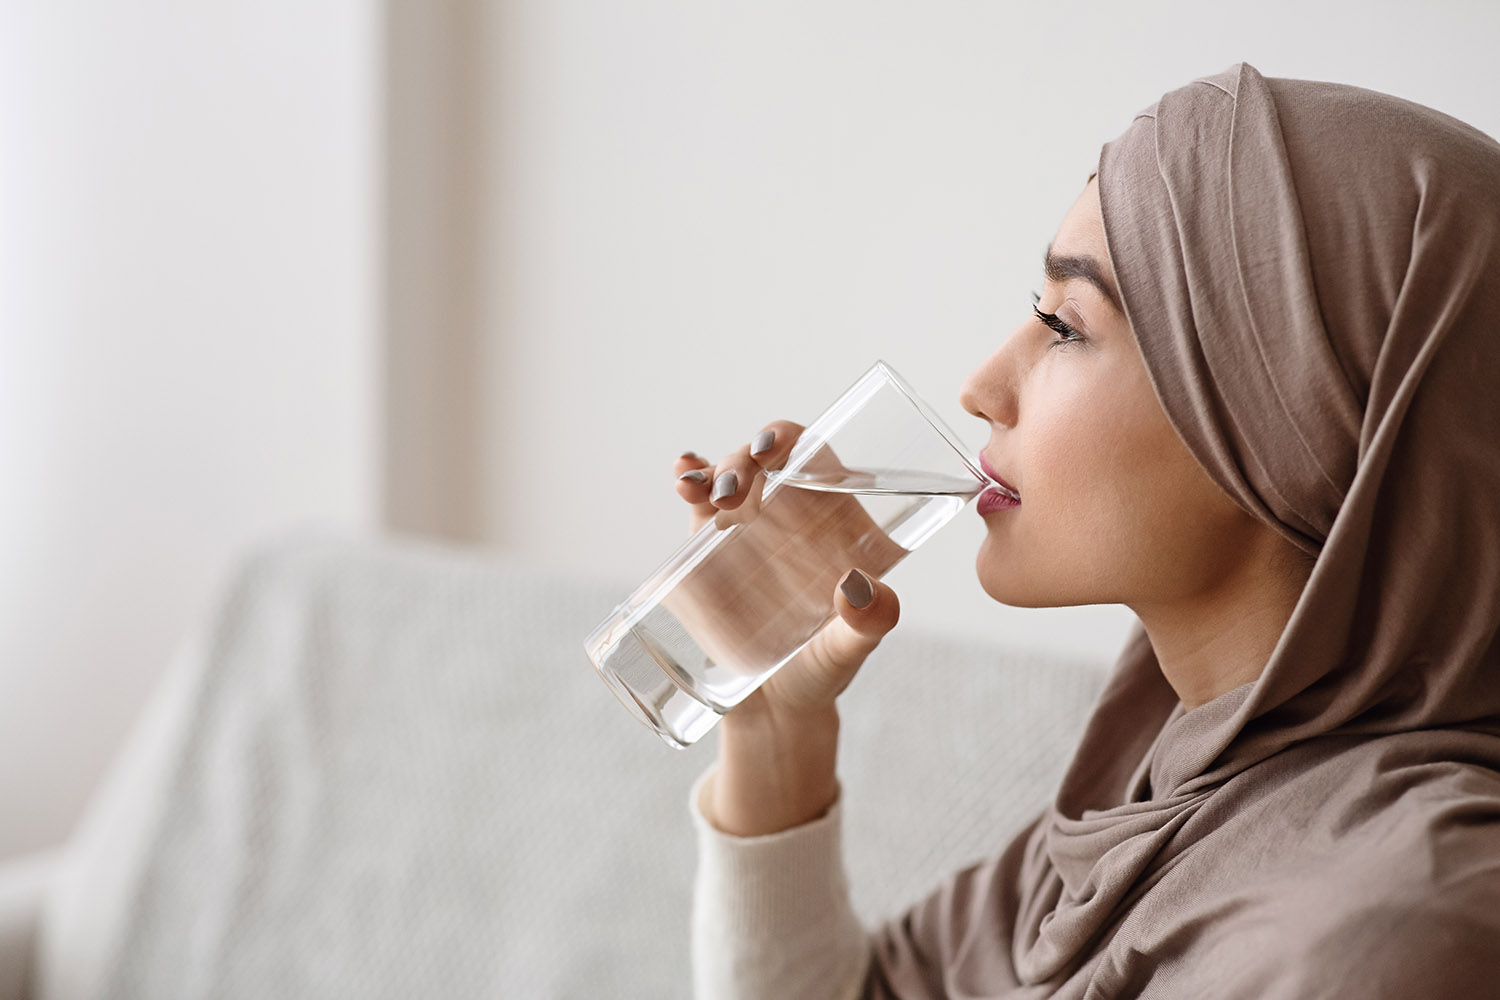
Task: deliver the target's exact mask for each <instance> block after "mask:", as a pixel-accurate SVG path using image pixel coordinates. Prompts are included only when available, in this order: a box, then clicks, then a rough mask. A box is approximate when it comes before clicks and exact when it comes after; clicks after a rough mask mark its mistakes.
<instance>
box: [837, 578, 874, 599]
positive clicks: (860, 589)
mask: <svg viewBox="0 0 1500 1000" xmlns="http://www.w3.org/2000/svg"><path fill="white" fill-rule="evenodd" d="M839 589H840V590H842V591H843V592H844V599H845V600H846V601H848V602H849V603H850V604H852V605H854V606H855V607H856V608H864V607H868V606H869V604H870V601H871V600H873V599H874V597H875V589H874V588H873V587H871V586H870V578H869V577H867V576H865V575H864V574H863V573H862V572H860V571H859V570H857V569H851V570H850V571H849V572H847V573H845V574H844V578H843V579H842V580H840V581H839Z"/></svg>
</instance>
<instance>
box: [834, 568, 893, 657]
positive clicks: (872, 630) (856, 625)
mask: <svg viewBox="0 0 1500 1000" xmlns="http://www.w3.org/2000/svg"><path fill="white" fill-rule="evenodd" d="M833 605H834V607H835V608H836V609H837V610H838V614H839V617H840V618H842V619H843V621H844V624H846V625H848V626H849V627H848V628H847V629H837V630H835V632H834V634H835V635H836V636H837V638H836V639H835V640H834V642H835V645H836V646H838V647H839V648H837V649H836V650H831V651H830V652H834V653H835V655H837V656H839V658H840V659H843V660H845V661H850V662H855V663H858V662H860V661H862V660H863V659H864V658H865V657H866V656H868V655H869V654H870V652H871V651H872V650H874V649H875V647H876V646H878V645H880V640H881V639H884V638H885V634H886V633H887V632H889V631H890V630H891V629H893V628H895V627H896V623H897V622H898V621H900V620H901V600H900V599H899V598H898V597H897V596H896V592H895V591H894V590H892V589H891V588H890V587H889V586H887V585H886V584H884V583H882V582H881V581H879V580H876V579H873V578H872V577H870V576H869V575H868V574H866V573H865V572H864V571H863V570H859V569H851V570H850V571H849V572H847V573H845V574H844V576H843V578H842V579H840V580H839V585H838V593H837V594H836V595H835V596H834V599H833Z"/></svg>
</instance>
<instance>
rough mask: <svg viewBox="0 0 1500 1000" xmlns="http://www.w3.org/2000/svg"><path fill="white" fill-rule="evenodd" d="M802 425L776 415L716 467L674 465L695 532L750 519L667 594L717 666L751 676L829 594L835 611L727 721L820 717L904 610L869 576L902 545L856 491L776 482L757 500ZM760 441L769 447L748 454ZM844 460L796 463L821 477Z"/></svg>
mask: <svg viewBox="0 0 1500 1000" xmlns="http://www.w3.org/2000/svg"><path fill="white" fill-rule="evenodd" d="M802 430H803V428H802V426H801V425H799V424H795V423H792V422H791V421H787V420H777V421H773V422H772V423H770V424H768V425H766V427H765V429H764V430H763V431H762V432H761V433H760V434H758V435H756V437H755V439H754V440H752V441H751V443H750V444H746V445H744V446H743V447H741V448H740V449H739V450H737V451H735V452H733V453H731V454H730V455H728V456H726V457H725V458H724V459H723V460H722V461H720V462H719V463H718V464H717V465H716V466H711V465H709V463H708V462H707V461H705V460H704V459H702V458H701V457H699V456H697V455H694V454H692V453H688V454H686V455H683V456H682V457H680V458H678V459H677V462H676V464H675V466H674V472H675V473H676V474H677V475H678V477H679V478H678V481H677V493H678V496H680V497H681V498H682V499H683V500H685V501H687V503H688V504H689V509H690V527H691V529H692V530H693V531H697V530H699V529H700V528H702V527H703V525H705V524H707V523H708V522H709V521H710V520H714V521H715V522H716V523H717V524H718V525H719V527H720V528H728V527H729V526H730V525H733V524H742V525H745V526H746V527H744V528H742V529H741V532H740V534H739V536H738V537H737V538H735V539H731V540H730V541H729V542H727V543H726V544H724V545H723V546H721V547H720V548H719V549H718V550H717V551H716V552H715V553H714V555H713V557H712V558H711V559H709V560H706V561H705V562H704V563H701V564H699V567H697V568H695V569H694V571H693V572H692V573H690V574H689V575H688V577H686V578H685V579H684V580H683V581H682V583H681V584H679V585H678V587H677V588H676V590H675V591H674V593H673V595H672V598H671V599H669V601H668V602H667V605H668V609H669V610H671V611H672V612H673V613H674V614H676V615H677V617H678V619H679V620H680V621H681V622H682V623H683V625H684V627H685V628H687V630H688V631H689V632H690V633H691V634H692V635H693V637H694V639H695V640H697V641H698V643H699V644H700V645H701V646H702V647H703V648H704V651H705V652H707V653H708V654H709V655H710V657H711V658H712V659H713V660H714V662H715V664H717V665H721V666H725V667H728V668H730V669H733V670H741V671H744V672H745V673H747V674H758V673H760V672H761V671H762V670H764V669H767V668H768V667H769V666H771V665H772V664H774V662H775V655H776V650H777V640H779V639H780V638H782V637H784V636H785V635H786V634H787V633H788V632H790V631H792V630H794V629H802V628H804V627H806V628H811V627H813V626H815V625H816V624H817V623H818V622H821V621H822V620H823V617H824V616H825V615H826V614H827V610H828V602H829V600H830V599H831V601H832V605H833V608H834V609H835V610H836V612H837V617H836V618H834V619H833V620H832V621H830V622H828V624H827V625H826V626H825V627H823V628H822V629H821V630H820V631H819V632H818V633H817V635H816V636H815V637H814V639H813V640H812V642H810V643H808V645H806V646H804V647H803V648H802V650H801V651H800V652H799V653H798V654H797V656H796V657H795V658H794V659H793V660H792V661H791V662H789V663H787V664H786V665H785V666H784V667H782V668H781V669H780V670H778V671H777V672H776V674H775V675H774V676H772V677H771V678H770V679H769V680H768V681H767V682H766V683H765V684H763V685H761V687H760V688H758V689H757V690H755V691H753V692H751V694H750V695H749V696H747V697H746V698H745V699H744V701H742V702H740V703H739V704H738V705H736V706H735V708H734V709H733V710H732V711H731V712H730V713H729V714H728V715H726V716H725V721H726V722H728V721H729V720H730V719H734V720H735V721H734V723H733V724H732V725H734V726H739V725H744V724H748V723H750V722H752V721H755V720H759V722H760V723H762V724H763V723H765V722H766V721H768V720H769V719H775V720H777V721H778V722H779V723H780V724H784V725H788V724H795V720H797V719H798V718H801V717H821V716H826V715H827V713H829V712H831V711H832V708H833V704H834V699H835V698H836V697H837V696H838V695H839V694H840V693H841V692H842V691H843V690H844V689H845V688H847V687H848V686H849V683H850V681H852V680H853V679H854V675H855V674H856V673H857V672H858V670H859V668H860V667H861V666H862V665H863V663H864V661H865V659H866V658H867V657H868V656H869V654H870V653H871V652H872V651H873V650H874V649H875V647H876V646H878V645H879V644H880V641H881V639H883V638H884V637H885V634H886V633H887V632H889V631H890V630H891V629H892V628H894V627H895V625H896V623H897V621H898V620H899V618H900V615H901V606H900V601H899V600H898V599H897V597H896V593H895V591H893V590H892V589H891V588H890V587H889V586H887V585H886V584H884V583H881V582H880V581H879V580H877V579H876V577H877V576H880V575H883V574H884V573H885V572H886V571H887V570H888V569H890V568H891V566H893V565H895V563H896V562H897V561H898V560H900V559H901V557H902V556H904V555H906V550H905V549H903V548H901V547H900V546H899V545H897V544H896V543H895V542H893V541H891V539H890V538H889V536H887V535H886V533H885V532H884V531H883V530H882V529H881V527H880V525H878V524H877V523H875V521H874V520H872V519H871V518H870V516H869V514H868V512H867V511H866V510H865V507H864V505H863V504H862V503H861V502H860V500H859V498H858V497H857V496H854V495H851V494H848V493H830V492H822V491H813V490H805V489H798V488H794V487H792V486H789V485H783V486H781V487H780V488H779V489H778V490H777V492H776V493H775V494H774V496H773V497H772V500H771V502H769V503H768V504H766V505H765V506H764V508H762V497H761V494H762V489H763V487H764V484H765V480H766V472H767V470H776V469H780V468H781V467H782V466H783V465H785V463H786V460H787V458H788V457H789V456H790V455H791V453H792V449H793V446H794V445H795V444H796V443H797V440H798V438H799V437H800V436H801V434H802ZM755 445H764V448H763V450H761V451H759V452H757V453H753V454H752V451H751V449H752V446H755ZM842 468H843V467H842V465H840V463H839V461H838V458H837V456H836V455H835V454H834V453H833V452H832V450H831V449H829V448H828V447H827V446H826V445H825V446H824V447H823V448H822V449H821V450H820V451H819V452H818V453H817V454H816V455H814V456H812V457H811V458H810V459H809V460H808V461H807V462H806V463H804V464H803V465H802V467H801V470H802V471H803V472H804V473H816V474H818V475H819V477H820V478H827V477H835V476H837V474H838V473H839V472H840V471H841V470H842ZM694 473H697V475H693V474H694ZM685 474H686V475H687V478H683V476H684V475H685ZM860 570H863V571H864V573H863V574H861V573H860V572H859V571H860Z"/></svg>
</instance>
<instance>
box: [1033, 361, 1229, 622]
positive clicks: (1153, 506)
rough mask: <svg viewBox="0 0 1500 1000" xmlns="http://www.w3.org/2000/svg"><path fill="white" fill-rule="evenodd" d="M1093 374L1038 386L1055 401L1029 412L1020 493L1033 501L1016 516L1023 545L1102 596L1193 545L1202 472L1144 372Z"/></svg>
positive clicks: (1200, 506) (1148, 574)
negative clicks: (1024, 487) (1031, 419)
mask: <svg viewBox="0 0 1500 1000" xmlns="http://www.w3.org/2000/svg"><path fill="white" fill-rule="evenodd" d="M1096 375H1097V377H1095V378H1092V379H1089V380H1088V381H1087V382H1084V381H1081V380H1080V381H1078V382H1077V383H1073V384H1066V385H1065V384H1064V383H1063V381H1062V380H1061V379H1054V380H1053V382H1052V384H1051V385H1050V386H1049V387H1048V390H1049V391H1048V393H1047V394H1046V395H1045V396H1044V397H1043V398H1046V399H1048V400H1049V401H1051V403H1052V404H1055V405H1049V409H1048V412H1047V413H1046V414H1045V415H1044V414H1035V415H1036V416H1038V417H1044V419H1042V420H1040V421H1039V422H1038V423H1036V424H1034V425H1033V426H1032V428H1030V430H1031V431H1033V432H1034V433H1029V434H1028V435H1027V437H1026V454H1025V468H1026V471H1027V481H1028V483H1030V484H1031V486H1032V487H1033V488H1032V489H1031V490H1029V491H1026V492H1025V493H1023V497H1024V496H1026V495H1028V494H1030V495H1032V496H1033V498H1034V499H1035V501H1036V503H1035V504H1034V506H1033V507H1032V509H1031V510H1030V511H1027V512H1026V513H1027V514H1029V515H1031V516H1030V517H1029V518H1028V521H1029V522H1030V523H1029V525H1028V530H1027V532H1026V535H1027V536H1028V540H1035V541H1037V542H1038V543H1041V544H1043V545H1044V546H1045V548H1046V549H1047V551H1048V552H1049V553H1050V560H1051V561H1053V565H1055V566H1057V567H1058V568H1061V567H1064V566H1066V567H1068V572H1069V574H1070V576H1071V577H1072V579H1073V581H1074V582H1075V583H1076V584H1078V585H1081V586H1083V587H1084V588H1090V587H1092V588H1098V589H1099V590H1100V591H1101V592H1107V593H1111V594H1112V593H1114V592H1115V591H1117V590H1119V589H1121V588H1128V587H1130V586H1131V585H1132V583H1133V582H1135V581H1140V580H1142V579H1143V578H1149V577H1151V576H1154V575H1156V574H1158V573H1159V572H1160V570H1161V567H1160V566H1158V565H1157V564H1158V563H1167V564H1170V563H1172V562H1173V561H1174V560H1176V559H1179V558H1181V554H1182V550H1184V549H1190V548H1193V547H1195V546H1196V544H1197V543H1196V542H1195V541H1194V540H1193V538H1192V536H1193V535H1194V534H1195V533H1196V532H1197V531H1198V530H1199V529H1202V528H1204V527H1206V525H1205V523H1204V521H1203V518H1202V513H1203V505H1204V498H1203V494H1202V486H1203V483H1202V476H1203V474H1202V472H1201V470H1199V469H1198V468H1197V465H1196V463H1195V461H1194V460H1193V458H1192V456H1191V454H1189V453H1188V452H1187V449H1186V446H1185V445H1183V443H1182V441H1181V440H1180V439H1179V438H1178V437H1177V432H1176V431H1174V430H1173V429H1172V426H1171V424H1170V423H1169V422H1168V421H1167V418H1166V414H1165V413H1163V412H1162V410H1161V406H1160V404H1159V403H1157V401H1156V397H1155V395H1154V394H1153V393H1152V390H1151V386H1150V383H1149V382H1148V381H1144V372H1140V373H1137V372H1135V371H1133V370H1126V371H1108V370H1103V369H1101V370H1099V371H1098V372H1096ZM1137 375H1139V376H1140V377H1139V378H1137V377H1136V376H1137ZM1143 394H1144V395H1143ZM1208 485H1209V487H1210V488H1212V489H1214V490H1217V487H1214V486H1213V485H1212V483H1209V484H1208ZM1023 503H1024V500H1023Z"/></svg>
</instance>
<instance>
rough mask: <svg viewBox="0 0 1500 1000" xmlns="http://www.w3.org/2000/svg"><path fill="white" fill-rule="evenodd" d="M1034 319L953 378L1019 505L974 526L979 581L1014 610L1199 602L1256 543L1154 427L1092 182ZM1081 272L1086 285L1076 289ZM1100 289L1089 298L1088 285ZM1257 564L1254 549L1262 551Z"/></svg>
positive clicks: (1167, 432)
mask: <svg viewBox="0 0 1500 1000" xmlns="http://www.w3.org/2000/svg"><path fill="white" fill-rule="evenodd" d="M1049 258H1050V260H1051V262H1052V266H1051V267H1049V269H1048V270H1049V271H1050V273H1048V274H1047V275H1046V282H1045V284H1044V285H1043V287H1042V290H1041V302H1040V303H1039V304H1038V308H1039V309H1040V310H1041V311H1042V312H1045V313H1054V314H1056V315H1057V317H1058V319H1059V320H1061V321H1062V322H1063V323H1066V324H1067V325H1068V326H1070V327H1072V328H1073V329H1074V330H1076V331H1077V333H1078V334H1079V337H1080V338H1081V339H1079V340H1078V341H1077V342H1073V343H1057V341H1059V340H1066V339H1067V335H1065V334H1059V333H1057V332H1055V331H1054V330H1052V329H1050V328H1049V327H1048V326H1047V325H1046V324H1044V323H1043V322H1042V321H1041V320H1040V319H1038V318H1036V316H1035V315H1031V316H1029V317H1028V318H1027V319H1026V320H1025V321H1024V322H1023V323H1022V324H1021V325H1020V327H1019V328H1018V329H1017V330H1016V331H1015V332H1014V333H1012V334H1011V336H1010V338H1009V339H1008V340H1006V341H1005V343H1004V344H1002V345H1001V346H1000V347H999V349H997V350H996V351H995V353H994V354H992V355H990V356H989V358H987V359H986V360H985V361H984V363H983V364H981V365H980V366H979V367H978V368H977V369H975V371H974V372H973V373H972V374H971V375H969V377H968V378H967V379H966V380H965V381H964V385H963V388H962V391H961V392H960V394H959V400H960V402H961V403H962V404H963V407H964V409H966V410H968V411H969V412H970V413H972V414H974V415H975V416H976V417H980V418H981V419H983V420H985V421H987V422H988V423H989V426H990V438H989V442H988V444H987V445H986V447H985V448H984V456H985V458H986V459H987V460H988V462H989V465H990V467H991V468H992V469H993V470H994V471H995V473H996V474H997V475H998V476H999V477H1000V478H1001V479H1003V480H1005V481H1006V482H1007V483H1009V484H1010V485H1011V486H1013V487H1015V488H1016V490H1017V491H1018V492H1019V493H1020V495H1021V503H1020V504H1019V505H1018V506H1015V507H1010V508H1006V509H1001V510H997V511H994V512H993V513H989V514H986V515H984V521H985V525H986V529H987V531H986V535H985V539H984V543H983V544H982V545H981V547H980V550H979V554H978V557H977V559H976V569H977V570H978V574H979V581H980V584H981V585H982V586H983V587H984V589H985V592H986V593H988V594H989V595H990V596H991V597H993V598H994V599H995V600H997V601H999V602H1001V603H1002V604H1008V605H1013V606H1016V607H1063V606H1074V605H1084V604H1126V605H1129V606H1130V607H1132V608H1134V609H1135V610H1136V611H1137V613H1141V612H1142V610H1143V609H1145V608H1150V607H1152V606H1157V605H1162V606H1165V605H1169V604H1172V605H1175V604H1181V603H1182V602H1184V601H1188V602H1192V601H1193V600H1194V599H1198V598H1204V597H1206V596H1208V595H1209V594H1210V593H1212V592H1213V591H1214V590H1215V588H1216V586H1217V585H1218V584H1219V582H1221V581H1223V580H1224V579H1225V576H1226V574H1229V575H1232V574H1233V567H1234V563H1235V562H1236V561H1237V560H1238V561H1240V562H1243V561H1244V560H1245V559H1246V558H1248V557H1250V556H1251V555H1253V554H1254V551H1255V546H1256V543H1257V540H1258V539H1262V540H1263V535H1264V530H1263V528H1262V526H1261V525H1260V524H1259V523H1258V522H1256V521H1255V520H1254V519H1253V518H1252V517H1250V515H1248V514H1246V513H1245V512H1244V511H1242V510H1240V508H1239V507H1237V506H1236V505H1235V504H1234V502H1233V501H1232V500H1230V499H1229V497H1228V496H1226V495H1225V494H1224V492H1223V491H1222V490H1220V489H1219V487H1218V486H1217V485H1216V484H1215V483H1214V482H1213V480H1211V479H1210V478H1209V477H1208V474H1207V473H1206V472H1205V471H1204V470H1203V469H1202V467H1201V466H1199V465H1198V463H1197V460H1196V459H1194V458H1193V456H1192V454H1191V453H1190V452H1189V451H1188V450H1187V446H1186V445H1185V444H1183V442H1182V439H1181V438H1179V437H1178V436H1177V432H1176V431H1175V430H1173V428H1172V425H1171V424H1170V423H1169V422H1168V420H1167V416H1166V413H1165V412H1164V411H1163V410H1162V408H1161V404H1160V403H1159V402H1158V401H1157V398H1156V394H1155V392H1154V391H1153V389H1152V387H1151V382H1150V380H1149V377H1148V376H1147V374H1146V366H1145V362H1144V361H1143V359H1142V357H1141V353H1140V350H1139V348H1138V347H1137V346H1136V342H1135V336H1134V334H1133V333H1132V332H1131V329H1130V324H1129V322H1127V320H1126V318H1125V316H1124V314H1123V313H1122V312H1121V311H1120V310H1119V308H1118V307H1117V306H1116V304H1115V303H1117V302H1118V301H1119V293H1118V291H1117V290H1116V288H1117V286H1116V283H1115V276H1114V269H1113V268H1112V267H1111V265H1110V261H1109V255H1108V250H1107V249H1106V246H1105V242H1104V223H1103V218H1102V216H1101V214H1100V209H1099V189H1098V179H1097V178H1095V179H1093V180H1091V181H1090V182H1089V184H1088V186H1087V187H1086V188H1085V189H1084V191H1083V194H1082V195H1081V196H1080V197H1079V198H1078V200H1077V202H1075V203H1074V205H1073V207H1072V209H1071V210H1069V212H1068V214H1067V217H1066V218H1064V219H1063V222H1062V225H1061V226H1060V227H1059V228H1058V230H1057V235H1056V237H1055V238H1054V239H1053V241H1052V246H1051V249H1050V252H1049ZM1090 270H1093V271H1094V272H1095V274H1096V276H1097V278H1098V282H1097V283H1096V282H1094V281H1091V280H1089V278H1088V277H1087V276H1086V275H1087V273H1088V271H1090ZM1099 285H1103V286H1104V287H1103V288H1101V287H1099ZM1262 551H1263V546H1262Z"/></svg>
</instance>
